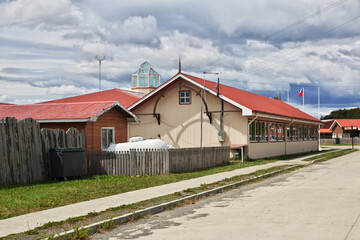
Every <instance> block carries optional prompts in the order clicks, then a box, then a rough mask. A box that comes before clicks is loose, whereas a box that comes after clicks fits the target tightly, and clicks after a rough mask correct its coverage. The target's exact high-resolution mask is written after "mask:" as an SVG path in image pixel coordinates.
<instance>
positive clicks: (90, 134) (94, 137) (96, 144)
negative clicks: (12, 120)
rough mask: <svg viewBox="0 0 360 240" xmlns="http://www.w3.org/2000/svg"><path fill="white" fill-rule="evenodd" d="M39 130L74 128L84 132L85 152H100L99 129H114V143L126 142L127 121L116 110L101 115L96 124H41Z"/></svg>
mask: <svg viewBox="0 0 360 240" xmlns="http://www.w3.org/2000/svg"><path fill="white" fill-rule="evenodd" d="M40 127H41V128H53V129H63V130H65V131H66V130H67V129H69V128H71V127H72V128H76V129H78V130H79V131H81V130H84V129H85V131H86V143H87V144H86V149H87V151H101V128H103V127H114V128H115V142H116V143H119V142H126V141H127V120H126V117H125V116H124V115H123V114H122V113H120V112H119V111H117V110H116V109H110V110H109V111H107V112H106V113H104V114H103V115H101V116H100V117H99V118H98V119H97V121H96V122H86V123H85V122H83V123H82V122H80V123H78V122H67V123H41V124H40Z"/></svg>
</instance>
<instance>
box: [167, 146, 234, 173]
mask: <svg viewBox="0 0 360 240" xmlns="http://www.w3.org/2000/svg"><path fill="white" fill-rule="evenodd" d="M229 162H230V147H229V146H225V147H203V148H174V149H169V164H170V172H172V173H182V172H191V171H194V170H199V169H204V168H209V167H214V166H219V165H224V164H227V163H229Z"/></svg>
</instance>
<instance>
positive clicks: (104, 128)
mask: <svg viewBox="0 0 360 240" xmlns="http://www.w3.org/2000/svg"><path fill="white" fill-rule="evenodd" d="M103 130H112V140H113V141H112V142H110V143H115V127H102V128H101V130H100V141H101V151H106V149H107V148H108V147H109V146H110V143H108V144H109V145H108V146H107V147H106V148H104V146H103ZM107 134H108V133H107ZM106 139H108V135H107V136H106Z"/></svg>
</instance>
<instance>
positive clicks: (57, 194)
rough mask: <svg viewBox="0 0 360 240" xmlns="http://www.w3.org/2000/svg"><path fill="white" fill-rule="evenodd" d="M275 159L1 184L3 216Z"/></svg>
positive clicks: (1, 211) (1, 215)
mask: <svg viewBox="0 0 360 240" xmlns="http://www.w3.org/2000/svg"><path fill="white" fill-rule="evenodd" d="M273 161H276V160H256V161H248V162H244V163H239V162H234V163H230V164H228V165H225V166H219V167H214V168H210V169H205V170H201V171H194V172H189V173H180V174H166V175H157V176H132V177H129V176H107V175H101V176H92V177H85V178H83V179H79V180H70V181H49V182H45V183H40V184H34V185H23V186H0V219H6V218H10V217H14V216H18V215H22V214H26V213H31V212H36V211H41V210H45V209H50V208H55V207H60V206H65V205H68V204H72V203H76V202H81V201H86V200H91V199H96V198H101V197H106V196H111V195H115V194H120V193H124V192H129V191H134V190H138V189H143V188H149V187H154V186H159V185H163V184H168V183H173V182H178V181H182V180H187V179H191V178H196V177H202V176H206V175H210V174H215V173H220V172H226V171H232V170H235V169H239V168H244V167H250V166H254V165H260V164H266V163H269V162H273Z"/></svg>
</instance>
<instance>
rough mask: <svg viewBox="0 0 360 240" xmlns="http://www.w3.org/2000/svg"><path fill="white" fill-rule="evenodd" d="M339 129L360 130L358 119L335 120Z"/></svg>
mask: <svg viewBox="0 0 360 240" xmlns="http://www.w3.org/2000/svg"><path fill="white" fill-rule="evenodd" d="M335 120H336V122H337V123H338V124H339V125H340V127H351V126H354V127H358V128H360V119H335Z"/></svg>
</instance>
